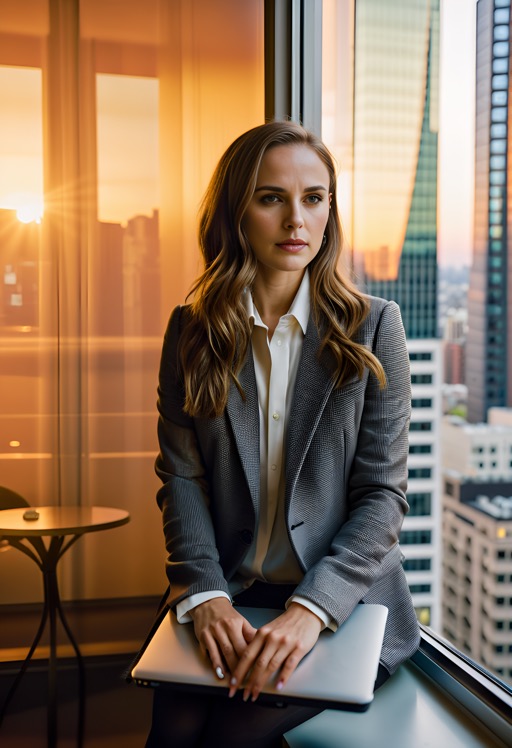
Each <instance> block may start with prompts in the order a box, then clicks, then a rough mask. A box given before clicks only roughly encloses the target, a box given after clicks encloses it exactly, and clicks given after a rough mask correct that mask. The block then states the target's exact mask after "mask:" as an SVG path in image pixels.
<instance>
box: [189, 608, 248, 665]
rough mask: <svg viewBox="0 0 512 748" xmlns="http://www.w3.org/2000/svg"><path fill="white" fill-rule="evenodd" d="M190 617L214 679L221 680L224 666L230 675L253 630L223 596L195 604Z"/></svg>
mask: <svg viewBox="0 0 512 748" xmlns="http://www.w3.org/2000/svg"><path fill="white" fill-rule="evenodd" d="M190 615H191V617H192V620H193V621H194V631H195V635H196V638H197V640H198V642H199V645H200V647H201V651H202V652H203V654H204V655H206V654H207V655H208V656H209V658H210V660H211V662H212V665H213V669H214V671H215V673H216V674H217V677H219V678H223V677H224V674H225V673H226V666H227V669H228V672H229V673H234V672H235V670H236V668H237V666H238V663H239V659H240V657H241V656H242V654H243V653H244V652H245V651H246V649H247V645H248V644H250V642H252V640H253V639H254V637H255V635H256V629H255V628H253V626H251V624H250V623H249V621H248V620H247V619H246V618H244V617H243V616H242V615H240V613H238V611H237V610H236V608H233V606H232V605H231V603H230V602H229V600H227V599H226V598H225V597H215V598H213V599H212V600H208V601H207V602H205V603H201V605H197V606H196V607H195V608H193V609H192V610H191V611H190ZM220 673H221V674H220Z"/></svg>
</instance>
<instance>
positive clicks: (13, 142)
mask: <svg viewBox="0 0 512 748" xmlns="http://www.w3.org/2000/svg"><path fill="white" fill-rule="evenodd" d="M474 15H475V0H450V2H445V3H442V4H441V39H440V43H441V63H440V65H441V68H440V111H439V117H440V133H439V172H440V174H439V224H438V261H439V263H440V264H442V265H468V264H470V262H471V258H472V235H473V204H472V202H473V168H474V156H473V143H474V77H475V76H474V67H475V66H474V46H475V19H474ZM15 72H16V76H15V77H13V75H12V73H13V69H12V68H3V69H2V68H0V92H1V94H2V100H3V102H4V104H3V109H4V110H5V112H6V113H7V116H4V117H3V121H2V123H1V125H0V132H1V134H2V137H1V138H0V166H1V167H2V168H0V175H2V174H3V178H2V177H0V207H2V208H11V209H12V208H14V209H18V210H20V211H21V212H22V213H24V217H25V220H29V219H30V218H31V216H34V217H36V216H37V214H38V211H39V212H40V206H41V200H42V183H43V178H42V177H43V174H42V160H43V156H42V150H43V145H42V134H41V133H42V112H41V107H42V92H41V85H42V84H41V75H40V71H38V70H37V69H33V68H26V69H21V68H20V69H18V70H16V71H15ZM157 86H158V82H157V81H156V80H154V79H151V78H143V77H138V78H137V77H132V76H130V77H129V79H128V78H127V77H126V76H103V75H102V76H99V79H98V99H97V106H98V151H99V159H98V178H99V179H98V219H99V220H102V221H113V222H118V223H122V224H125V223H126V222H127V221H128V219H129V217H130V216H131V215H133V214H134V212H135V211H134V210H133V206H134V200H135V201H136V202H137V205H138V206H139V207H138V211H137V212H139V213H140V212H142V213H144V214H148V215H150V214H151V211H152V210H153V209H157V208H158V207H159V205H158V193H157V192H155V185H158V166H159V164H158V132H157V127H158V104H157V98H156V97H157V95H158V90H157ZM134 87H135V92H136V95H134ZM135 102H137V106H135ZM468 113H469V116H468ZM127 121H129V123H130V127H128V128H127V127H126V124H127ZM123 123H124V125H123ZM121 125H123V126H121ZM128 138H129V140H128ZM129 142H131V143H132V145H133V143H135V144H136V147H131V148H128V150H127V144H128V143H129ZM127 153H129V158H128V161H129V164H130V179H129V180H128V179H127V172H126V165H127ZM219 155H220V154H219ZM134 175H135V179H134ZM148 187H151V189H148ZM130 194H131V195H132V196H133V198H130ZM141 196H142V197H143V199H144V203H145V205H144V206H143V209H142V211H141ZM149 197H151V200H150V199H149ZM199 197H200V196H198V199H199ZM146 203H147V205H146ZM22 218H23V215H22V216H20V219H22Z"/></svg>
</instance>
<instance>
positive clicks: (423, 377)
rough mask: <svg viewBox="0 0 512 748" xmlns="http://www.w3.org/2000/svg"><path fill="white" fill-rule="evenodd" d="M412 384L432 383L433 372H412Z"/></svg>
mask: <svg viewBox="0 0 512 748" xmlns="http://www.w3.org/2000/svg"><path fill="white" fill-rule="evenodd" d="M411 384H432V374H411Z"/></svg>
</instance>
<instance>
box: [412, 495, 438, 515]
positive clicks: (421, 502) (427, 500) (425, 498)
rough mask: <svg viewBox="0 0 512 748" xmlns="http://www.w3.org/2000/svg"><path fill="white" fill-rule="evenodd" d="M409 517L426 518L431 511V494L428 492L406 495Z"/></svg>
mask: <svg viewBox="0 0 512 748" xmlns="http://www.w3.org/2000/svg"><path fill="white" fill-rule="evenodd" d="M407 501H408V503H409V516H411V517H426V516H428V515H429V514H430V513H431V511H432V494H431V493H430V491H419V492H417V491H415V492H412V493H408V494H407Z"/></svg>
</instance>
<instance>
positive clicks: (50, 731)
mask: <svg viewBox="0 0 512 748" xmlns="http://www.w3.org/2000/svg"><path fill="white" fill-rule="evenodd" d="M77 538H78V536H75V537H74V538H73V539H72V540H71V541H70V542H68V544H67V545H66V546H64V540H65V538H64V537H63V536H54V537H52V539H51V541H50V544H49V547H48V548H46V546H45V545H44V543H43V541H42V539H41V538H30V539H28V538H27V541H28V542H29V543H30V545H31V546H32V547H33V548H34V550H35V551H36V553H37V556H36V555H35V554H34V553H33V551H32V550H30V548H28V547H26V546H24V545H23V544H22V543H21V542H18V541H16V540H15V541H14V542H12V544H13V545H15V547H16V548H18V549H19V550H20V551H22V552H23V553H25V554H26V555H27V556H29V557H30V558H31V559H32V560H33V561H35V562H36V563H37V565H38V566H39V568H40V569H41V571H42V572H43V584H44V604H43V612H42V615H41V621H40V623H39V627H38V629H37V633H36V635H35V638H34V641H33V642H32V645H31V647H30V650H29V652H28V654H27V656H26V658H25V660H24V661H23V663H22V665H21V668H20V670H19V672H18V674H17V676H16V678H15V680H14V682H13V684H12V686H11V688H10V689H9V691H8V693H7V697H6V699H5V701H4V703H3V705H2V709H1V710H0V725H1V724H2V721H3V718H4V716H5V713H6V710H7V706H8V705H9V703H10V702H11V700H12V698H13V696H14V693H15V692H16V690H17V688H18V686H19V684H20V681H21V679H22V678H23V675H24V674H25V671H26V670H27V667H28V665H29V662H30V660H31V659H32V656H33V654H34V652H35V650H36V647H37V645H38V644H39V641H40V639H41V636H42V634H43V631H44V629H45V626H46V624H47V623H48V624H49V630H50V652H49V658H48V709H47V742H48V748H55V746H56V745H57V621H58V619H59V618H60V621H61V623H62V626H63V628H64V631H65V632H66V635H67V637H68V640H69V642H70V644H71V646H72V648H73V651H74V653H75V656H76V659H77V664H78V723H77V746H78V748H82V746H83V742H84V727H85V667H84V661H83V657H82V654H81V652H80V648H79V646H78V643H77V641H76V639H75V637H74V636H73V634H72V631H71V628H70V626H69V623H68V621H67V619H66V616H65V614H64V610H63V608H62V605H61V601H60V594H59V584H58V579H57V564H58V562H59V560H60V558H61V556H62V554H63V553H64V552H65V551H66V550H67V549H68V548H69V547H70V546H71V545H72V544H73V542H74V541H75V540H76V539H77Z"/></svg>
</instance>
